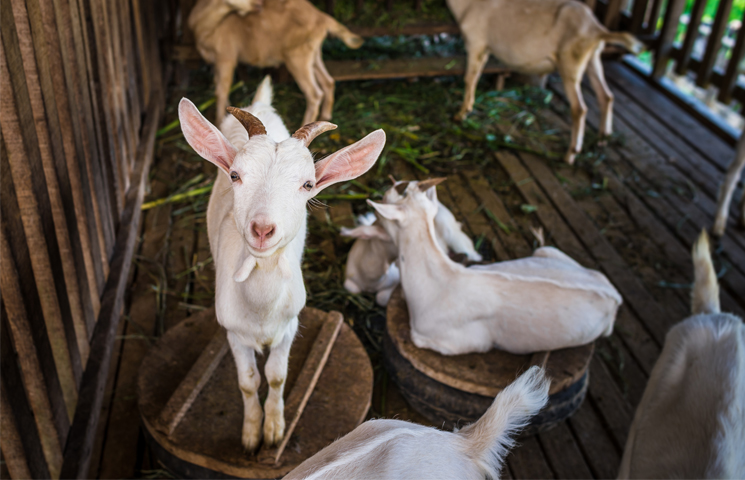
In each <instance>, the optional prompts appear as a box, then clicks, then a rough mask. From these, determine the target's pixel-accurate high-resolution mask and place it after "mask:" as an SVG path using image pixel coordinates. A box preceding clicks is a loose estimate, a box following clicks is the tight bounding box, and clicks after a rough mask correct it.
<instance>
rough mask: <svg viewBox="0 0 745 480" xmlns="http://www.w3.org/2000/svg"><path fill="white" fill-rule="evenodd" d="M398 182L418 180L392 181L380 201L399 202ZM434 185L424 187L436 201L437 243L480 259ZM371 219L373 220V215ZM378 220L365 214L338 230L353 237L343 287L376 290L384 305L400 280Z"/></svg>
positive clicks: (389, 241) (392, 247)
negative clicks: (366, 216) (359, 220)
mask: <svg viewBox="0 0 745 480" xmlns="http://www.w3.org/2000/svg"><path fill="white" fill-rule="evenodd" d="M402 183H407V184H415V185H416V184H418V182H396V183H395V184H394V186H393V187H391V188H390V189H388V191H386V193H385V194H384V195H383V202H385V203H397V202H399V201H400V200H401V199H402V198H403V197H402V196H401V195H399V194H398V192H397V191H396V188H395V187H396V186H397V185H400V184H402ZM435 188H436V187H432V188H430V189H429V190H427V194H428V195H429V196H430V197H431V198H432V200H433V201H434V202H436V203H437V214H436V215H435V219H434V225H435V232H436V234H437V235H436V238H437V243H438V245H439V246H440V248H442V249H443V251H445V252H447V251H448V248H449V249H451V250H452V251H453V252H455V253H463V254H465V255H466V257H467V258H468V260H470V261H472V262H480V261H481V260H482V257H481V255H480V254H479V253H478V252H477V251H476V249H475V248H474V246H473V241H472V240H471V238H470V237H469V236H468V235H466V234H465V233H464V232H463V229H462V227H463V226H462V225H461V223H460V222H458V221H457V220H456V219H455V216H454V215H453V213H452V212H451V211H450V210H448V208H447V207H446V206H445V205H443V204H442V203H441V202H440V201H439V200H438V199H437V191H436V190H435ZM373 219H374V220H377V218H376V217H375V216H374V215H373ZM382 223H383V221H376V222H372V223H370V222H369V219H367V218H366V219H365V221H364V222H360V226H358V227H356V228H353V229H348V228H342V229H341V234H342V236H346V237H354V238H357V240H356V241H355V242H354V244H353V245H352V248H351V249H350V250H349V255H348V256H347V265H346V272H345V276H346V280H345V282H344V288H346V289H347V290H348V291H349V292H350V293H360V292H376V293H377V294H376V296H375V300H376V302H377V303H378V304H379V305H382V306H386V305H388V300H390V297H391V294H392V293H393V290H395V288H396V287H397V286H398V284H399V282H400V276H401V275H400V273H399V270H398V265H396V263H395V260H396V258H397V257H398V249H397V248H396V244H395V243H394V242H393V240H392V239H391V237H390V236H389V235H388V233H387V232H386V230H385V228H383V226H382Z"/></svg>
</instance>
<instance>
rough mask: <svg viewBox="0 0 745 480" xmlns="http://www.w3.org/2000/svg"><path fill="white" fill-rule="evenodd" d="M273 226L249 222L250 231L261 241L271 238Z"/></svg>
mask: <svg viewBox="0 0 745 480" xmlns="http://www.w3.org/2000/svg"><path fill="white" fill-rule="evenodd" d="M274 228H275V225H274V224H267V223H258V222H251V232H252V233H253V234H254V236H256V238H258V239H259V240H261V241H264V240H265V239H268V238H272V235H274Z"/></svg>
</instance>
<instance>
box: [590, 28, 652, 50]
mask: <svg viewBox="0 0 745 480" xmlns="http://www.w3.org/2000/svg"><path fill="white" fill-rule="evenodd" d="M600 38H601V39H602V40H603V41H605V43H610V44H611V45H620V46H622V47H624V48H625V49H626V50H628V51H629V52H631V53H633V54H634V55H639V54H640V53H642V51H643V50H644V44H643V43H642V42H640V41H639V40H637V39H636V37H634V36H633V35H632V34H630V33H628V32H604V33H603V34H602V35H600Z"/></svg>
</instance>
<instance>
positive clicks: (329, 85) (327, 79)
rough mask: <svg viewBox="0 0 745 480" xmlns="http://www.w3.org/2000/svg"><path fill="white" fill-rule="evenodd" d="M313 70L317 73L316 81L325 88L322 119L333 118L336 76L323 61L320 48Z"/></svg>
mask: <svg viewBox="0 0 745 480" xmlns="http://www.w3.org/2000/svg"><path fill="white" fill-rule="evenodd" d="M313 72H314V73H315V75H316V81H317V82H318V85H319V86H320V87H321V90H323V104H322V105H321V120H326V121H329V120H331V113H332V112H333V111H334V89H335V87H336V84H335V83H334V77H332V76H331V74H329V72H328V70H326V65H325V64H324V63H323V55H321V49H320V48H319V49H318V50H317V51H316V53H315V62H314V63H313Z"/></svg>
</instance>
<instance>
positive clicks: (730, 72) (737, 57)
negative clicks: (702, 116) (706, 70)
mask: <svg viewBox="0 0 745 480" xmlns="http://www.w3.org/2000/svg"><path fill="white" fill-rule="evenodd" d="M742 21H743V23H741V24H740V31H739V32H737V41H736V42H735V48H733V49H732V55H731V56H730V58H729V63H727V71H726V72H725V73H724V78H723V79H722V84H721V85H720V86H719V96H718V97H717V100H719V101H720V102H722V103H724V104H727V103H729V102H731V101H732V92H733V91H734V90H735V86H736V85H737V77H739V76H740V62H742V58H743V54H745V14H743V19H742Z"/></svg>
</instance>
